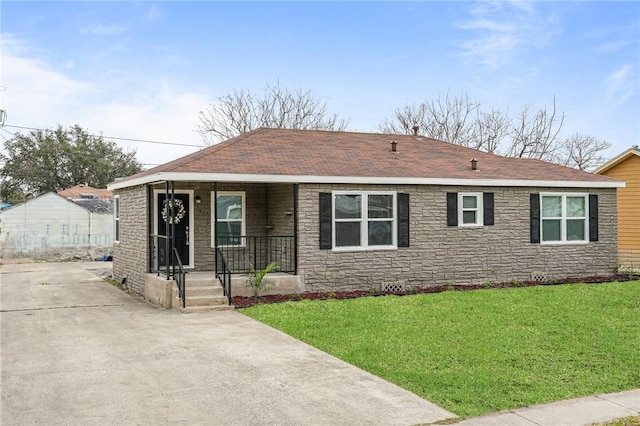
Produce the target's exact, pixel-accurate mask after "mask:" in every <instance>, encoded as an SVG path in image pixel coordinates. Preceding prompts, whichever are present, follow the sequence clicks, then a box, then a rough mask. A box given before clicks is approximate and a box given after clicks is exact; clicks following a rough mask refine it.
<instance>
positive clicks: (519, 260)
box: [298, 185, 617, 291]
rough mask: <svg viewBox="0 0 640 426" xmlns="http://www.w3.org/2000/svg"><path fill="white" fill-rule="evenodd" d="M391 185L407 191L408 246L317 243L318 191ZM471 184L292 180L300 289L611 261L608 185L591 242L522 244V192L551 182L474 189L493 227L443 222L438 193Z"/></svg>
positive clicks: (457, 280)
mask: <svg viewBox="0 0 640 426" xmlns="http://www.w3.org/2000/svg"><path fill="white" fill-rule="evenodd" d="M332 190H393V191H397V192H401V193H408V194H410V231H409V232H410V247H408V248H398V249H397V250H380V251H352V252H335V251H332V250H320V249H319V243H318V241H319V227H318V214H319V213H318V204H319V201H318V200H319V193H320V192H331V191H332ZM479 190H480V189H479V188H477V187H445V186H362V185H352V186H351V185H350V186H345V185H300V191H299V194H300V195H299V211H300V222H299V246H300V249H299V258H298V264H299V271H300V273H301V274H304V278H305V283H306V290H307V291H328V290H347V289H355V288H365V289H366V288H376V289H379V288H381V287H382V288H384V286H404V287H407V286H428V285H446V284H454V285H455V284H469V283H482V282H485V281H495V282H501V281H510V280H512V279H518V280H530V279H533V278H535V276H538V277H540V278H544V279H553V278H554V277H557V278H559V277H568V276H578V277H580V276H589V275H596V274H597V275H606V274H611V273H612V272H613V270H614V268H615V267H616V248H617V246H616V200H615V189H594V190H586V189H585V190H584V191H577V190H575V189H567V190H566V191H567V192H589V193H592V194H598V196H599V228H600V229H599V235H600V240H599V241H598V242H590V243H587V244H574V245H545V244H532V243H530V223H529V221H530V218H529V217H530V216H529V194H530V193H539V192H560V191H563V190H562V189H558V188H490V187H487V188H481V190H482V191H485V192H493V193H494V198H495V225H493V226H483V227H479V228H462V227H448V226H447V225H446V222H447V220H446V192H461V191H470V192H473V191H479Z"/></svg>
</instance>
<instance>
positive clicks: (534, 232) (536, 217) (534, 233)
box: [529, 194, 540, 244]
mask: <svg viewBox="0 0 640 426" xmlns="http://www.w3.org/2000/svg"><path fill="white" fill-rule="evenodd" d="M529 203H530V204H531V210H530V211H531V242H532V243H536V244H538V243H540V194H529Z"/></svg>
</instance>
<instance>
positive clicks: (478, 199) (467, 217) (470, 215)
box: [458, 192, 483, 226]
mask: <svg viewBox="0 0 640 426" xmlns="http://www.w3.org/2000/svg"><path fill="white" fill-rule="evenodd" d="M482 210H483V209H482V192H459V193H458V225H459V226H482V224H483V219H482Z"/></svg>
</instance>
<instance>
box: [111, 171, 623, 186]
mask: <svg viewBox="0 0 640 426" xmlns="http://www.w3.org/2000/svg"><path fill="white" fill-rule="evenodd" d="M164 181H176V182H246V183H338V184H339V183H349V184H371V185H374V184H378V185H460V186H462V185H464V186H510V187H524V186H535V187H553V188H623V187H624V186H625V183H624V182H622V181H618V180H607V181H573V180H528V179H463V178H420V177H375V176H372V177H370V176H305V175H259V174H235V173H185V172H158V173H154V174H150V175H145V176H141V177H138V178H133V179H127V180H124V181H116V182H112V183H110V184H109V185H108V186H107V188H108V189H109V190H111V191H114V190H116V189H123V188H128V187H132V186H138V185H148V184H151V183H156V182H157V183H159V182H164Z"/></svg>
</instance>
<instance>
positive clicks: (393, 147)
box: [391, 141, 398, 152]
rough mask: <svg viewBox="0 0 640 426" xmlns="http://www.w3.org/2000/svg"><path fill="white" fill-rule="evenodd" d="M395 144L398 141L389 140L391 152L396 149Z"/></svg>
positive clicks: (396, 144)
mask: <svg viewBox="0 0 640 426" xmlns="http://www.w3.org/2000/svg"><path fill="white" fill-rule="evenodd" d="M397 146H398V142H396V141H391V152H396V151H397Z"/></svg>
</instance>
